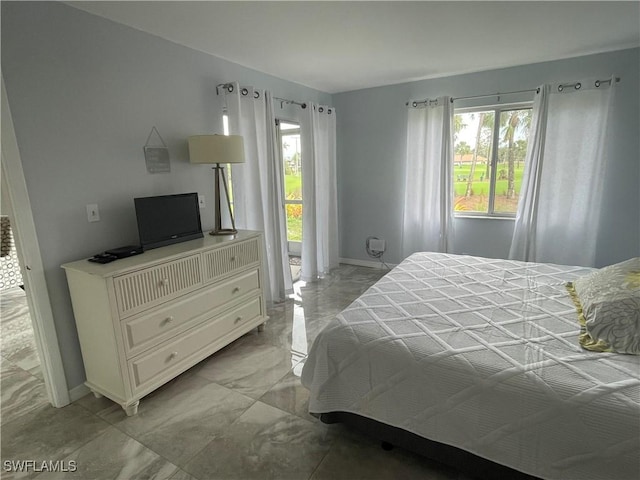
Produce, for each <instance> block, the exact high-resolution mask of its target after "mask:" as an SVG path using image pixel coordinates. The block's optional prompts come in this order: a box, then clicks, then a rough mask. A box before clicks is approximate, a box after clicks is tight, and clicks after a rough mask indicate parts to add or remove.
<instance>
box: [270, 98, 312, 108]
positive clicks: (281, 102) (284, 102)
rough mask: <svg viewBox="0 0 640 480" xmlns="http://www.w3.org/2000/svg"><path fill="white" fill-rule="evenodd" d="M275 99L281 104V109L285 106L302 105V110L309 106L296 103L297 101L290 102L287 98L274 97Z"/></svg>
mask: <svg viewBox="0 0 640 480" xmlns="http://www.w3.org/2000/svg"><path fill="white" fill-rule="evenodd" d="M273 99H274V100H277V101H279V102H280V108H282V107H283V105H284V104H287V105H300V107H302V108H307V104H306V103H304V102H303V103H301V102H296V101H295V100H288V99H286V98H280V97H273Z"/></svg>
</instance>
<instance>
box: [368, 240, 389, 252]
mask: <svg viewBox="0 0 640 480" xmlns="http://www.w3.org/2000/svg"><path fill="white" fill-rule="evenodd" d="M385 249H386V245H385V241H384V240H381V239H379V238H372V239H371V240H369V250H371V251H372V252H384V251H385Z"/></svg>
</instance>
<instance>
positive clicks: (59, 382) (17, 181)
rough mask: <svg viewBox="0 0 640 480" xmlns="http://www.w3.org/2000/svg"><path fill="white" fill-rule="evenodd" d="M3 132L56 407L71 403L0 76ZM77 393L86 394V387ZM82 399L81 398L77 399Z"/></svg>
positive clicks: (9, 188)
mask: <svg viewBox="0 0 640 480" xmlns="http://www.w3.org/2000/svg"><path fill="white" fill-rule="evenodd" d="M0 91H1V99H2V102H1V107H2V111H1V115H2V123H1V124H0V127H1V129H2V131H1V135H0V138H1V139H2V142H1V147H2V148H1V155H0V157H1V158H0V160H1V161H0V167H1V168H0V183H1V185H0V191H1V192H2V199H1V202H2V204H3V208H4V209H5V210H7V211H9V212H11V215H12V216H11V217H10V221H11V232H12V235H13V238H14V240H15V246H16V255H17V257H18V258H19V260H20V265H21V266H22V269H21V274H22V277H23V278H22V280H23V283H24V286H25V292H26V295H25V297H24V299H25V300H26V304H27V309H28V312H29V323H30V324H31V326H32V331H33V335H34V342H35V347H36V352H37V354H36V356H37V358H38V364H39V366H38V368H39V374H40V375H41V376H42V379H43V382H44V386H45V389H46V397H47V398H48V400H49V402H50V403H51V404H52V405H53V406H54V407H63V406H65V405H68V404H69V403H70V400H71V398H70V392H69V390H68V388H67V382H66V379H65V374H64V368H63V365H62V357H61V354H60V347H59V344H58V337H57V332H56V328H55V322H54V319H53V312H52V310H51V302H50V299H49V292H48V288H47V283H46V280H45V276H44V265H43V263H42V257H41V256H40V246H39V243H38V238H37V235H36V228H35V223H34V220H33V214H32V212H31V202H30V200H29V193H28V191H27V185H26V181H25V178H24V172H23V170H22V161H21V159H20V151H19V149H18V143H17V140H16V133H15V130H14V127H13V121H12V118H11V110H10V109H9V100H8V96H7V91H6V89H5V84H4V78H2V77H1V76H0ZM78 392H79V393H80V392H82V393H84V386H83V385H82V386H80V389H79V390H78ZM78 398H79V397H78Z"/></svg>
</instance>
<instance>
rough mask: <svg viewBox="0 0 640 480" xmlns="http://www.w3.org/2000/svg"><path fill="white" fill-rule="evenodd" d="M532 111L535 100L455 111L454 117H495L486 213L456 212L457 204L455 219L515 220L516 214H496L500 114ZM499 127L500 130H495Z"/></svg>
mask: <svg viewBox="0 0 640 480" xmlns="http://www.w3.org/2000/svg"><path fill="white" fill-rule="evenodd" d="M527 109H528V110H532V111H533V100H527V101H521V102H510V103H500V104H496V103H491V104H482V105H474V106H470V107H459V108H454V109H453V115H454V116H455V115H458V114H463V113H476V112H492V113H493V115H494V128H493V132H492V138H491V142H492V143H491V149H490V159H489V160H490V168H491V178H490V182H489V204H488V205H487V211H486V212H469V211H456V210H455V209H454V208H455V202H453V203H452V205H451V210H452V212H453V216H454V218H487V219H499V220H515V218H516V212H514V213H508V212H495V211H494V209H495V189H496V174H497V165H498V150H499V149H500V120H499V118H500V117H499V114H502V112H508V111H512V110H527ZM496 125H498V128H495V127H496ZM454 150H455V143H453V145H452V160H451V163H452V167H451V185H452V194H453V199H455V193H454V190H455V189H454V188H453V183H454V173H453V169H454V168H455V165H454V163H455V152H454ZM518 195H520V193H519V192H518Z"/></svg>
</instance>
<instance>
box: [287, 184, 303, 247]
mask: <svg viewBox="0 0 640 480" xmlns="http://www.w3.org/2000/svg"><path fill="white" fill-rule="evenodd" d="M284 191H285V198H286V199H287V200H302V176H301V175H285V176H284ZM286 210H287V240H289V241H290V242H301V241H302V205H287V207H286Z"/></svg>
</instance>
